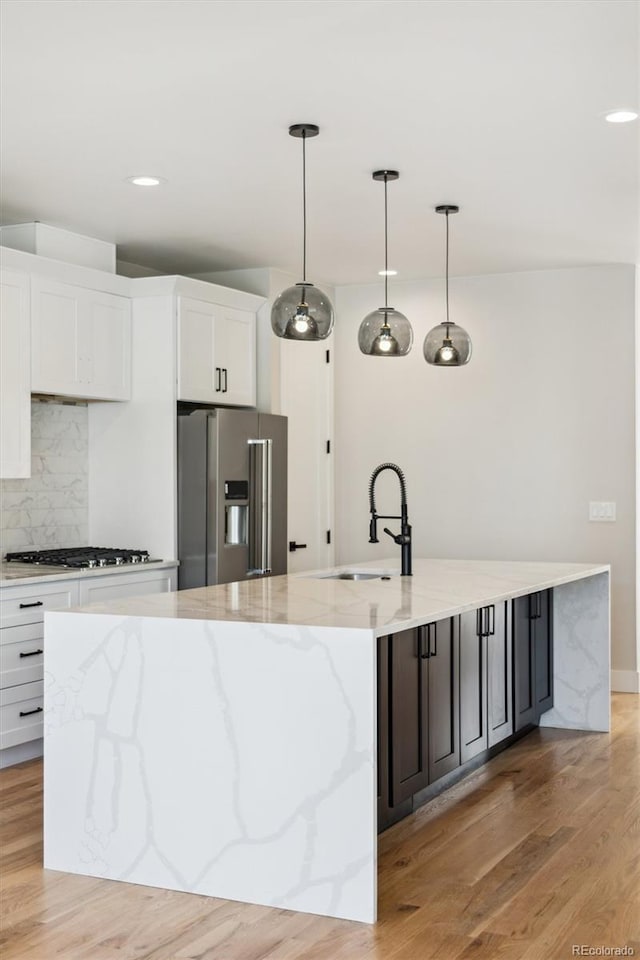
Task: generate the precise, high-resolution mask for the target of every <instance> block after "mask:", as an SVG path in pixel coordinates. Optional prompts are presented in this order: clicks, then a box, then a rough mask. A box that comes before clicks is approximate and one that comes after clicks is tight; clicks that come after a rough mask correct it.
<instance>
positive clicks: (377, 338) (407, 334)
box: [358, 170, 413, 357]
mask: <svg viewBox="0 0 640 960" xmlns="http://www.w3.org/2000/svg"><path fill="white" fill-rule="evenodd" d="M372 176H373V179H374V180H382V181H383V182H384V307H378V309H377V310H374V311H373V313H370V314H368V315H367V316H366V317H365V318H364V320H363V321H362V323H361V324H360V329H359V330H358V346H359V347H360V350H361V351H362V353H365V354H366V355H367V356H368V357H405V356H406V355H407V354H408V353H409V350H411V346H412V344H413V330H412V329H411V324H410V323H409V321H408V320H407V318H406V317H405V315H404V314H403V313H400V312H399V310H395V309H394V308H393V307H390V306H389V303H388V296H387V294H388V286H389V264H388V258H387V247H388V243H387V233H388V230H387V183H388V182H389V181H390V180H397V179H398V177H399V176H400V174H399V173H398V171H397V170H376V171H375V172H374V173H373V174H372Z"/></svg>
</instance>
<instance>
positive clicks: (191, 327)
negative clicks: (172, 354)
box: [178, 297, 256, 407]
mask: <svg viewBox="0 0 640 960" xmlns="http://www.w3.org/2000/svg"><path fill="white" fill-rule="evenodd" d="M178 400H188V401H191V402H192V403H215V404H220V405H221V404H226V405H230V406H245V407H254V406H255V403H256V317H255V313H253V312H251V311H250V310H240V309H237V308H236V307H222V306H219V305H217V304H212V303H207V302H205V301H203V300H193V299H191V298H189V297H180V298H179V301H178Z"/></svg>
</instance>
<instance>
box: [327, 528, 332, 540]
mask: <svg viewBox="0 0 640 960" xmlns="http://www.w3.org/2000/svg"><path fill="white" fill-rule="evenodd" d="M327 543H331V530H327Z"/></svg>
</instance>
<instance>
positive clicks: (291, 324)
mask: <svg viewBox="0 0 640 960" xmlns="http://www.w3.org/2000/svg"><path fill="white" fill-rule="evenodd" d="M271 328H272V330H273V332H274V333H275V335H276V336H277V337H282V338H283V339H284V340H325V339H326V338H327V337H328V336H329V334H330V333H331V331H332V329H333V305H332V303H331V301H330V300H329V297H328V296H327V295H326V294H325V293H323V292H322V290H319V289H318V288H317V287H314V285H313V284H312V283H308V282H306V283H296V285H295V286H293V287H287V289H286V290H283V291H282V293H281V294H280V296H279V297H277V299H276V300H275V302H274V304H273V307H272V309H271Z"/></svg>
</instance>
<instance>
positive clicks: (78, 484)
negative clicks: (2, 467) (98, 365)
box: [0, 400, 89, 556]
mask: <svg viewBox="0 0 640 960" xmlns="http://www.w3.org/2000/svg"><path fill="white" fill-rule="evenodd" d="M88 470H89V456H88V410H87V405H86V404H81V405H76V404H66V403H41V402H38V401H35V400H34V401H33V402H32V404H31V476H30V477H29V478H28V479H25V480H1V481H0V535H1V538H2V555H3V556H4V554H5V553H7V551H9V552H11V551H12V550H24V549H28V548H30V547H32V548H33V549H36V550H42V549H45V548H47V547H76V546H83V545H86V544H87V536H88V526H89V508H88V499H89V491H88Z"/></svg>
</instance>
